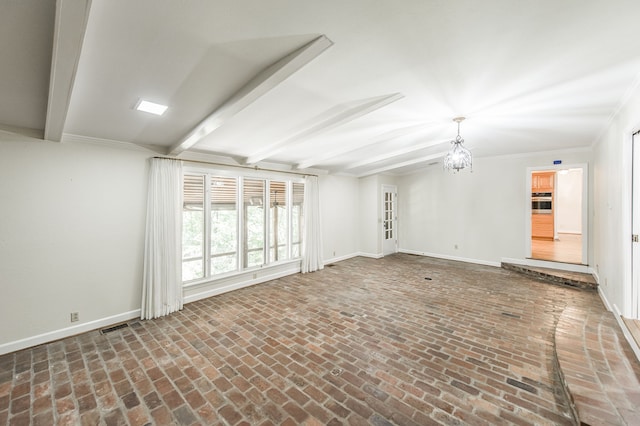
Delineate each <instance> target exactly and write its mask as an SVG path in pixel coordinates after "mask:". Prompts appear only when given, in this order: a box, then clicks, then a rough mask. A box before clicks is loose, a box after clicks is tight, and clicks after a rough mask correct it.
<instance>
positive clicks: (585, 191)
mask: <svg viewBox="0 0 640 426" xmlns="http://www.w3.org/2000/svg"><path fill="white" fill-rule="evenodd" d="M564 169H582V260H581V262H580V263H581V264H582V265H589V164H587V163H577V164H553V165H547V166H534V167H527V179H526V185H527V186H526V194H527V196H526V203H527V206H526V209H525V212H526V220H525V227H524V228H525V253H526V257H527V259H532V258H531V174H532V173H533V172H539V171H545V170H554V171H558V170H564ZM554 233H555V230H554ZM532 260H540V259H532Z"/></svg>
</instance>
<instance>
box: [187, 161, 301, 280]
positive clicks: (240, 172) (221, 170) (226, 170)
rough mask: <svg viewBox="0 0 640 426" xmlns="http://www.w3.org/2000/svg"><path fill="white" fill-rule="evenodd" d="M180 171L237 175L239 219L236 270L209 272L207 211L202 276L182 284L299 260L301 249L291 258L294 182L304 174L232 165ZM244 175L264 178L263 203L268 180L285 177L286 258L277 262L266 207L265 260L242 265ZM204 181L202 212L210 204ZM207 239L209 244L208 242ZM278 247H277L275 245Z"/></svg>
mask: <svg viewBox="0 0 640 426" xmlns="http://www.w3.org/2000/svg"><path fill="white" fill-rule="evenodd" d="M183 173H184V174H185V175H188V174H203V175H205V176H221V177H234V178H236V179H237V180H236V182H237V188H236V205H237V206H238V207H237V209H238V219H237V220H236V226H237V238H238V240H237V242H238V244H237V251H236V264H237V269H236V270H235V271H230V272H226V273H222V274H217V275H211V274H210V272H211V271H210V269H211V262H210V254H211V244H210V240H209V237H208V236H209V235H210V231H211V222H210V220H209V217H210V214H209V215H207V214H203V216H204V219H205V223H204V231H203V232H204V242H203V244H204V247H203V261H204V265H203V266H204V267H203V271H204V277H203V278H196V279H193V280H189V281H182V286H183V287H184V288H187V287H195V286H200V285H202V284H205V283H210V282H215V281H218V280H223V279H228V278H230V277H234V276H238V275H243V274H247V273H251V272H255V271H261V270H269V269H270V268H274V267H280V266H282V265H286V264H293V263H299V262H300V261H301V259H302V253H301V252H300V253H299V255H298V257H296V258H292V255H293V232H292V226H293V220H292V215H293V184H294V183H302V184H304V183H305V179H304V177H303V176H296V175H292V174H290V173H278V172H272V171H269V172H267V171H264V170H252V169H238V168H234V167H225V166H211V167H206V166H185V167H184V170H183ZM245 178H250V179H264V180H265V200H264V201H265V205H266V204H267V203H268V202H269V197H270V192H269V184H270V182H271V181H284V182H286V185H287V222H288V226H287V255H288V258H287V259H285V260H278V261H276V262H272V261H271V259H270V252H269V244H270V240H269V228H270V226H271V223H270V222H269V220H270V217H269V216H270V209H268V208H265V209H264V210H265V227H264V245H263V252H264V255H263V256H264V260H265V263H264V264H262V265H257V266H252V267H244V259H243V253H244V232H243V231H244V227H243V226H242V220H243V219H242V218H241V217H242V214H241V212H242V211H244V210H243V209H244V198H243V196H242V194H243V190H244V180H245ZM204 181H205V186H204V188H205V189H204V190H205V194H204V207H205V208H204V212H205V213H208V212H210V210H209V209H210V204H211V193H210V188H211V180H210V179H204ZM207 243H209V244H207ZM276 250H277V248H276Z"/></svg>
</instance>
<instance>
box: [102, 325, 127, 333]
mask: <svg viewBox="0 0 640 426" xmlns="http://www.w3.org/2000/svg"><path fill="white" fill-rule="evenodd" d="M127 327H129V324H127V323H124V324H118V325H114V326H113V327H109V328H103V329H102V330H100V334H107V333H111V332H112V331H116V330H121V329H123V328H127Z"/></svg>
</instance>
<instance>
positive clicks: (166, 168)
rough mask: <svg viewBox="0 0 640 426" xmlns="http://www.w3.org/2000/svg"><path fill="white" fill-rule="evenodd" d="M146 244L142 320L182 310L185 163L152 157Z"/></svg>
mask: <svg viewBox="0 0 640 426" xmlns="http://www.w3.org/2000/svg"><path fill="white" fill-rule="evenodd" d="M150 166H151V167H150V170H149V189H148V191H149V194H148V197H147V226H146V237H145V244H144V274H143V283H142V312H141V315H140V317H141V318H142V319H152V318H157V317H161V316H164V315H168V314H170V313H171V312H175V311H178V310H180V309H182V305H183V297H182V271H181V269H182V266H181V265H182V264H181V257H182V255H181V250H182V246H181V244H182V162H181V161H179V160H171V159H164V158H152V159H151V165H150Z"/></svg>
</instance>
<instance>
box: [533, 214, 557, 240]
mask: <svg viewBox="0 0 640 426" xmlns="http://www.w3.org/2000/svg"><path fill="white" fill-rule="evenodd" d="M531 237H532V238H537V239H539V240H553V214H544V213H534V214H532V215H531Z"/></svg>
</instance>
